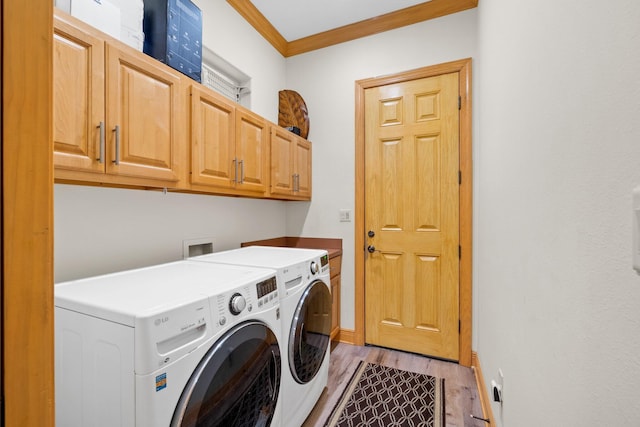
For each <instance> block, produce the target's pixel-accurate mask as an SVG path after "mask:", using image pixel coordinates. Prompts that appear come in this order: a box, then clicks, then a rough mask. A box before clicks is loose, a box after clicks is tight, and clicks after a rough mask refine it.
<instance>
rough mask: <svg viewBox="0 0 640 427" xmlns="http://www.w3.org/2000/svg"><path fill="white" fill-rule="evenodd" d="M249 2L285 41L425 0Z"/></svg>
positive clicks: (277, 0)
mask: <svg viewBox="0 0 640 427" xmlns="http://www.w3.org/2000/svg"><path fill="white" fill-rule="evenodd" d="M429 1H430V0H429ZM251 3H253V5H254V6H255V7H256V8H257V9H258V10H259V11H260V12H261V13H262V14H263V15H264V17H265V18H267V20H268V21H269V22H271V24H272V25H273V26H274V27H275V28H276V30H278V32H279V33H280V34H281V35H282V36H283V37H284V38H285V39H286V40H287V41H292V40H297V39H300V38H303V37H306V36H310V35H313V34H317V33H321V32H323V31H327V30H331V29H334V28H338V27H342V26H344V25H348V24H353V23H355V22H359V21H363V20H365V19H369V18H373V17H376V16H379V15H384V14H385V13H389V12H394V11H396V10H400V9H404V8H407V7H410V6H414V5H416V4H421V3H428V1H425V0H251Z"/></svg>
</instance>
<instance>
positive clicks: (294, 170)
mask: <svg viewBox="0 0 640 427" xmlns="http://www.w3.org/2000/svg"><path fill="white" fill-rule="evenodd" d="M270 194H271V195H272V196H274V197H278V198H283V199H291V200H311V143H310V142H309V141H307V140H306V139H304V138H301V137H299V136H298V135H296V134H294V133H292V132H289V131H288V130H286V129H284V128H282V127H280V126H276V125H272V126H271V188H270Z"/></svg>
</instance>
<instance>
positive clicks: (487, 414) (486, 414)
mask: <svg viewBox="0 0 640 427" xmlns="http://www.w3.org/2000/svg"><path fill="white" fill-rule="evenodd" d="M471 367H472V368H473V375H474V376H475V377H476V385H477V387H478V396H479V397H480V406H481V407H482V417H483V418H486V419H488V420H489V425H492V426H495V425H496V420H495V418H494V417H493V409H492V408H491V399H490V398H489V390H488V389H487V385H486V383H485V381H484V375H483V374H482V368H481V367H480V358H478V353H476V352H475V351H474V352H473V353H472V354H471Z"/></svg>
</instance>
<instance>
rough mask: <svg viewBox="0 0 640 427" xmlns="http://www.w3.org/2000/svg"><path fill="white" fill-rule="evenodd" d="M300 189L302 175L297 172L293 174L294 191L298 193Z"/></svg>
mask: <svg viewBox="0 0 640 427" xmlns="http://www.w3.org/2000/svg"><path fill="white" fill-rule="evenodd" d="M298 191H300V175H298V174H297V173H294V174H293V192H294V193H297V192H298Z"/></svg>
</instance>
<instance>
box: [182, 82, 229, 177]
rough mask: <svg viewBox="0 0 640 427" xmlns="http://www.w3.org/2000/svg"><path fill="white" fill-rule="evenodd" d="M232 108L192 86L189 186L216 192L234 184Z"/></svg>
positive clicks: (216, 96)
mask: <svg viewBox="0 0 640 427" xmlns="http://www.w3.org/2000/svg"><path fill="white" fill-rule="evenodd" d="M234 159H235V106H234V105H233V104H232V103H231V102H230V101H227V100H226V99H225V98H224V97H221V96H219V95H217V94H215V93H214V92H212V91H209V90H203V89H201V88H199V87H197V86H194V85H192V86H191V182H192V183H194V184H203V185H208V186H213V187H219V188H232V187H233V186H234V184H235V168H234V166H235V165H234Z"/></svg>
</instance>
